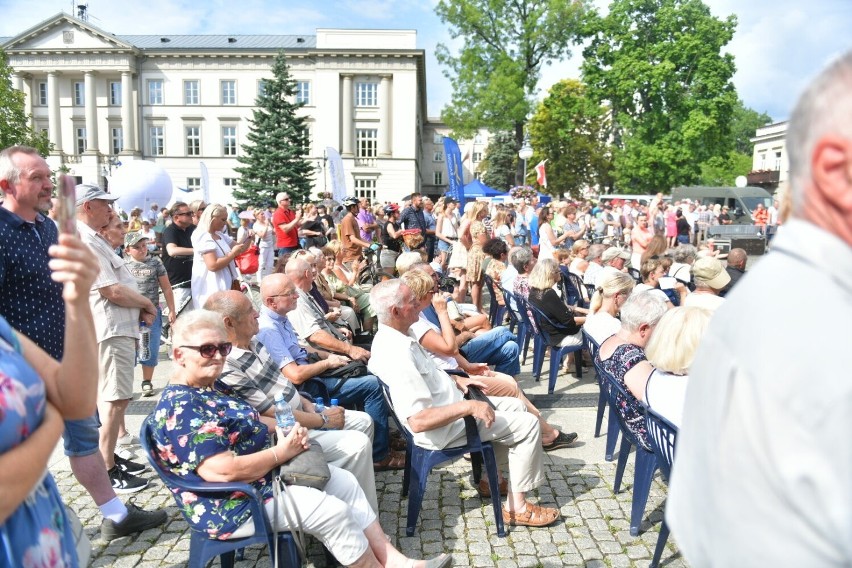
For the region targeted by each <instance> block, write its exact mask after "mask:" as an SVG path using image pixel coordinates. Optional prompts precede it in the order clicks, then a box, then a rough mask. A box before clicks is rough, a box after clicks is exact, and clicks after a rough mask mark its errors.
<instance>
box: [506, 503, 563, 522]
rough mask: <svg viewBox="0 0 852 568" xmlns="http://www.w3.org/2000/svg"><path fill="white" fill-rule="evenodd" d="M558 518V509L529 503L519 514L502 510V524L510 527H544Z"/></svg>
mask: <svg viewBox="0 0 852 568" xmlns="http://www.w3.org/2000/svg"><path fill="white" fill-rule="evenodd" d="M559 518H560V514H559V509H554V508H553V507H542V506H541V505H533V504H532V503H530V502H529V501H527V508H526V509H524V510H523V511H522V512H520V513H510V512H509V511H507V510H506V509H503V522H504V523H506V524H507V525H509V526H512V527H546V526H548V525H550V524H553V522H555V521H556V520H558V519H559Z"/></svg>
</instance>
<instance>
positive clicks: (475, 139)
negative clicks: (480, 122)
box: [473, 134, 482, 144]
mask: <svg viewBox="0 0 852 568" xmlns="http://www.w3.org/2000/svg"><path fill="white" fill-rule="evenodd" d="M473 143H474V144H482V134H477V135H476V136H474V137H473Z"/></svg>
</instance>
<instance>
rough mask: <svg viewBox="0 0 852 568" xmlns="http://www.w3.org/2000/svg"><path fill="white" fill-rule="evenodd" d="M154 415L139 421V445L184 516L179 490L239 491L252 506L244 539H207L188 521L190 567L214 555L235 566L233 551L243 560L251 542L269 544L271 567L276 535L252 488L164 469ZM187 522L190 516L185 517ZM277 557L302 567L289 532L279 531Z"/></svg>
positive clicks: (229, 567)
mask: <svg viewBox="0 0 852 568" xmlns="http://www.w3.org/2000/svg"><path fill="white" fill-rule="evenodd" d="M153 433H154V415H153V414H149V415H148V417H147V418H146V419H145V420H144V421H143V422H142V429H141V431H140V432H139V444H140V445H141V446H142V449H143V450H144V451H145V455H146V456H147V457H148V461H149V462H150V463H151V467H153V468H154V471H156V472H157V475H159V476H160V479H162V480H163V483H165V485H166V487H168V489H169V492H170V493H171V494H172V497H174V499H175V502H176V503H177V506H178V509H180V511H181V512H182V513H183V514H184V517H185V516H186V512H185V510H184V506H183V503H182V502H181V498H180V493H181V492H183V491H189V492H191V493H195V494H206V493H215V494H219V495H221V494H227V493H232V492H234V491H241V492H243V493H245V494H246V495H247V496H248V497H249V498H250V501H249V507H250V509H251V518H252V519H253V520H254V527H255V529H254V531H255V532H254V534H253V535H252V536H248V537H245V538H232V539H228V540H216V539H212V538H210V537H209V536H208V535H207V533H206V532H204V531H202V530H199V529H196V528H195V526H194V525H193V524H192V523H189V528H190V529H192V530H191V531H190V533H191V536H190V542H189V563H188V564H187V566H189V567H190V568H204V567H205V566H207V564H208V563H209V562H210V560H212V559H213V558H215V557H216V556H218V557H219V562H220V564H221V565H222V568H232V567H233V566H234V557H235V553H236V556H237V560H242V559H243V558H242V557H243V549H244V548H245V547H246V546H250V545H252V544H266V545H267V546H268V547H269V551H270V552H269V565H270V566H272V568H277V567H276V566H274V556H273V554H272V550H273V548H272V547H273V546H274V544H275V543H274V542H273V541H272V539H273V535H274V534H275V533H274V532H273V530H272V526H271V525H270V524H269V519H268V518H267V517H266V511H265V510H264V508H263V503H262V501H261V499H260V495H258V493H257V491H256V490H255V488H254V487H252V486H251V485H249V484H247V483H239V482H234V483H213V482H197V481H189V480H187V479H184V478H183V477H180V476H179V475H177V474H174V473H172V472H171V471H169V470H168V469H166V468H165V467H164V465H163V463H162V462H161V461H160V456H159V453H158V452H157V451H156V450H155V449H154V448H155V445H154V438H153ZM258 519H263V522H262V523H260V522H258ZM187 522H189V519H187ZM278 547H279V548H278V559H279V565H280V566H282V567H292V568H298V567H299V566H301V560H300V558H299V550H298V548H297V547H296V543H295V541H294V540H293V536H292V535H291V534H290V533H289V532H279V533H278Z"/></svg>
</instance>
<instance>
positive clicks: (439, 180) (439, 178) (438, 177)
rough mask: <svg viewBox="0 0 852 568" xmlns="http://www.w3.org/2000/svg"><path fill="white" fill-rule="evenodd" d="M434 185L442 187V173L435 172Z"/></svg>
mask: <svg viewBox="0 0 852 568" xmlns="http://www.w3.org/2000/svg"><path fill="white" fill-rule="evenodd" d="M435 185H444V172H442V171H436V172H435Z"/></svg>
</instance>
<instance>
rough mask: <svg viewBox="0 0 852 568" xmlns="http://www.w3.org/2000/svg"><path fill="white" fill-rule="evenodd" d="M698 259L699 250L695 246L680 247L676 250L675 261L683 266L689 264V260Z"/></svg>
mask: <svg viewBox="0 0 852 568" xmlns="http://www.w3.org/2000/svg"><path fill="white" fill-rule="evenodd" d="M696 258H698V249H696V248H695V247H694V246H693V245H680V246H678V247H675V249H674V261H675V262H679V263H681V264H688V263H689V260H690V259H692V260H695V259H696Z"/></svg>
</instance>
